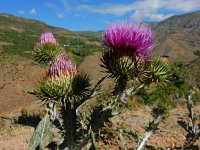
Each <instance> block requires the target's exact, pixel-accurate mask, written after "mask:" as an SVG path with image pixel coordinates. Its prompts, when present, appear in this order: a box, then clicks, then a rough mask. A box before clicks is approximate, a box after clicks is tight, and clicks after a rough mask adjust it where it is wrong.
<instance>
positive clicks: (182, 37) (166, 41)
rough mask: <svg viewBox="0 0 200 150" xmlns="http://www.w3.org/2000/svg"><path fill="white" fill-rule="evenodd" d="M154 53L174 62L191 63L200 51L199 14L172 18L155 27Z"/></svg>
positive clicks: (194, 13)
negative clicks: (165, 56) (196, 52)
mask: <svg viewBox="0 0 200 150" xmlns="http://www.w3.org/2000/svg"><path fill="white" fill-rule="evenodd" d="M155 33H156V42H157V43H156V47H155V50H156V52H158V53H160V54H164V55H168V56H169V57H170V58H171V59H172V60H174V61H186V62H188V61H191V60H193V59H195V58H196V56H195V55H194V54H193V52H194V51H195V50H199V49H200V12H193V13H188V14H183V15H177V16H172V17H170V18H168V19H166V20H164V21H162V22H160V23H158V24H157V25H156V26H155Z"/></svg>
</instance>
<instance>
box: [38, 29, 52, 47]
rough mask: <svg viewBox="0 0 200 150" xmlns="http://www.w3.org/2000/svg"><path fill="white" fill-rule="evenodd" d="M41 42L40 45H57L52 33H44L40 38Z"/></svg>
mask: <svg viewBox="0 0 200 150" xmlns="http://www.w3.org/2000/svg"><path fill="white" fill-rule="evenodd" d="M39 41H40V44H46V43H52V44H56V39H55V38H54V36H53V34H52V33H51V32H46V33H43V34H42V35H41V36H40V39H39Z"/></svg>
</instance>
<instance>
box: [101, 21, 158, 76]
mask: <svg viewBox="0 0 200 150" xmlns="http://www.w3.org/2000/svg"><path fill="white" fill-rule="evenodd" d="M153 39H154V38H153V31H152V30H151V28H150V27H149V26H148V25H146V24H143V23H136V22H133V21H124V22H117V23H113V24H111V25H109V26H108V27H107V29H106V30H105V32H104V41H103V43H104V45H106V46H108V47H109V50H108V51H106V52H104V53H103V56H102V59H101V61H102V63H103V65H102V66H103V67H104V68H106V69H107V72H108V73H111V74H112V77H114V78H117V79H118V78H120V77H123V78H127V79H129V78H135V77H138V75H140V74H141V72H144V71H145V70H146V67H147V66H148V65H147V64H148V61H147V60H148V59H149V53H150V52H151V50H152V44H153Z"/></svg>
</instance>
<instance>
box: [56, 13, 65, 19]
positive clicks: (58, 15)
mask: <svg viewBox="0 0 200 150" xmlns="http://www.w3.org/2000/svg"><path fill="white" fill-rule="evenodd" d="M57 17H58V18H60V19H63V18H65V15H64V14H62V13H57Z"/></svg>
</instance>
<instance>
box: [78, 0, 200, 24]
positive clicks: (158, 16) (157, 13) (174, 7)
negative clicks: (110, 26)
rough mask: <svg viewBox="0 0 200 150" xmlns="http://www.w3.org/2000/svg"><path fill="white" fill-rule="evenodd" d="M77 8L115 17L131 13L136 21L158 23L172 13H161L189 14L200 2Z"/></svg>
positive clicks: (154, 0) (143, 1)
mask: <svg viewBox="0 0 200 150" xmlns="http://www.w3.org/2000/svg"><path fill="white" fill-rule="evenodd" d="M79 8H80V9H84V10H87V11H89V12H94V13H99V14H111V15H116V16H122V15H124V14H127V13H132V15H131V17H132V18H134V19H137V20H142V19H144V18H148V19H150V20H153V21H160V20H163V19H166V18H168V17H170V16H172V15H173V13H163V12H164V11H179V12H189V11H193V10H198V9H200V2H199V0H187V1H186V0H167V1H164V0H140V1H136V2H133V3H130V4H123V3H122V4H113V3H102V4H101V5H99V6H96V5H86V4H82V5H80V6H79ZM161 10H162V13H161Z"/></svg>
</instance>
